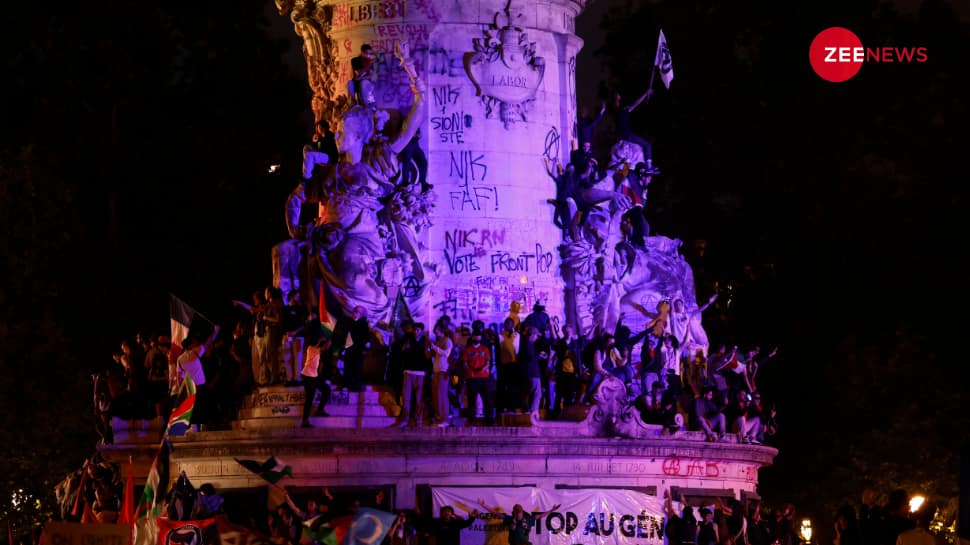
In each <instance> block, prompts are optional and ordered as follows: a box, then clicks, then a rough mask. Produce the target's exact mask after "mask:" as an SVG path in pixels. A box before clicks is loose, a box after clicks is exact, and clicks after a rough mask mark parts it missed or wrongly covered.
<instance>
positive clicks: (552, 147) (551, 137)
mask: <svg viewBox="0 0 970 545" xmlns="http://www.w3.org/2000/svg"><path fill="white" fill-rule="evenodd" d="M560 140H561V138H560V136H559V129H557V128H556V127H552V128H550V129H549V132H547V133H546V143H545V147H544V150H543V152H542V156H543V157H545V158H546V160H548V161H549V165H550V166H552V167H554V166H555V165H558V164H559V147H560V146H559V142H560Z"/></svg>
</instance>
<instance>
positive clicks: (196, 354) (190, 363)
mask: <svg viewBox="0 0 970 545" xmlns="http://www.w3.org/2000/svg"><path fill="white" fill-rule="evenodd" d="M203 354H205V346H199V347H196V348H192V349H189V350H186V351H185V352H182V354H181V355H180V356H179V359H178V368H179V377H180V378H184V377H185V375H189V376H190V377H192V382H194V383H195V385H196V386H202V385H203V384H205V371H203V370H202V360H201V359H200V358H201V357H202V356H203Z"/></svg>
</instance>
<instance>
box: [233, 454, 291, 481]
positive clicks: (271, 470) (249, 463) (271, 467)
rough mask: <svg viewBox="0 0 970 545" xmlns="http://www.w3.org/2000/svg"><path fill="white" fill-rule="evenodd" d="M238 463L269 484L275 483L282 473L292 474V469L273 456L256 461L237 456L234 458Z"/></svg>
mask: <svg viewBox="0 0 970 545" xmlns="http://www.w3.org/2000/svg"><path fill="white" fill-rule="evenodd" d="M234 459H235V460H236V461H237V462H239V465H241V466H243V467H244V468H246V469H248V470H249V471H252V472H253V473H255V474H257V475H259V476H260V477H261V478H262V479H263V480H264V481H266V482H268V483H270V484H276V483H277V482H279V481H280V479H282V478H283V476H284V475H289V476H290V477H292V476H293V469H292V468H291V467H290V466H288V465H286V464H284V463H283V462H280V461H279V460H277V459H276V458H275V457H270V459H269V460H266V461H265V462H257V461H256V460H240V459H239V458H234Z"/></svg>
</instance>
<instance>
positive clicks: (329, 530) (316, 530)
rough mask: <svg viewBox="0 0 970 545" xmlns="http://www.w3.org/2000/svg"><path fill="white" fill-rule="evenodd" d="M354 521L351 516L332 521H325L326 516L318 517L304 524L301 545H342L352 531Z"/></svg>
mask: <svg viewBox="0 0 970 545" xmlns="http://www.w3.org/2000/svg"><path fill="white" fill-rule="evenodd" d="M353 522H354V519H353V517H352V516H351V515H345V516H342V517H337V518H334V519H330V520H325V519H324V515H318V516H316V517H313V518H312V519H310V520H308V521H305V522H304V523H303V532H302V533H301V534H300V544H301V545H312V544H313V543H315V542H316V543H320V544H321V545H341V544H342V543H343V541H344V538H345V537H346V536H347V531H348V530H350V525H351V524H353Z"/></svg>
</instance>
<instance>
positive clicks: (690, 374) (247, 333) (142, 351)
mask: <svg viewBox="0 0 970 545" xmlns="http://www.w3.org/2000/svg"><path fill="white" fill-rule="evenodd" d="M712 300H713V298H712ZM287 303H288V304H286V305H283V304H282V301H281V298H280V297H279V290H278V289H276V288H272V287H270V288H267V289H265V290H263V291H261V292H258V293H256V294H254V295H253V304H246V303H242V302H240V301H234V305H235V306H236V307H239V308H242V309H243V311H242V312H240V313H239V315H238V319H237V320H236V321H235V323H233V324H232V325H233V327H232V328H231V333H230V334H225V333H223V332H222V329H221V328H220V327H219V326H215V327H212V328H193V330H192V331H190V332H189V335H188V336H187V337H186V338H185V340H184V341H183V342H182V343H181V346H179V347H177V348H176V349H173V347H172V343H171V339H170V338H169V337H168V336H149V335H145V334H142V333H137V334H136V335H135V336H134V338H133V339H132V340H124V341H122V342H121V349H120V351H119V352H118V353H117V354H116V355H115V357H114V358H113V360H112V362H111V364H109V365H108V367H107V368H106V369H105V370H103V371H102V372H100V373H98V374H96V375H95V409H96V411H97V413H98V415H99V419H98V422H99V432H100V433H101V434H102V439H103V441H104V442H105V443H110V442H111V426H110V419H111V418H112V417H118V418H123V419H151V418H154V417H156V416H162V417H163V418H167V415H168V411H169V410H170V407H172V406H173V405H174V401H175V399H174V398H176V397H177V396H178V395H179V394H180V391H181V388H182V385H183V381H184V378H185V376H186V375H189V376H191V377H192V379H193V382H194V383H195V385H196V388H197V396H196V408H195V411H194V414H193V421H194V423H195V424H197V425H201V426H204V428H203V429H228V428H229V427H230V425H231V422H232V420H233V419H234V418H235V416H236V411H237V410H238V408H239V407H240V405H241V403H242V400H243V398H244V396H245V395H246V394H248V393H251V392H252V391H253V388H254V387H256V386H267V385H288V386H302V387H303V388H304V390H305V392H306V397H305V406H304V410H303V419H302V425H303V426H305V427H310V426H311V425H312V424H311V422H310V417H311V416H328V413H327V410H326V405H327V402H328V400H329V398H330V395H331V392H332V390H333V388H341V389H346V390H348V391H351V392H360V391H362V390H363V389H364V386H365V385H364V379H363V362H364V359H365V357H367V356H368V355H369V354H368V353H369V352H371V351H373V350H379V351H380V352H379V353H380V354H383V355H385V356H386V369H385V373H384V377H385V379H384V381H383V382H384V385H385V386H388V387H390V388H392V389H393V390H394V391H395V393H396V395H397V397H398V399H399V401H400V406H401V412H400V415H399V417H398V420H397V422H396V424H395V425H397V426H401V427H404V426H408V425H414V426H422V425H437V426H450V425H461V424H464V423H481V424H484V425H492V424H493V423H494V422H495V421H496V420H497V417H498V416H500V415H502V414H528V415H531V417H532V418H535V419H539V418H543V419H549V420H554V419H561V418H565V419H574V418H576V414H579V412H577V411H574V412H573V414H564V411H567V412H568V410H569V408H570V407H571V406H577V405H590V404H592V403H593V401H594V399H593V394H594V392H595V390H596V388H597V387H598V386H599V385H600V384H601V383H602V382H603V380H605V379H606V378H608V377H613V378H616V379H618V380H620V381H622V382H623V384H624V386H625V388H626V391H627V395H628V401H629V402H630V403H632V404H634V405H635V406H636V407H637V408H638V409H639V411H640V415H641V418H642V420H643V421H644V422H645V423H649V424H657V425H662V426H663V427H664V429H665V430H666V431H667V432H668V433H673V432H676V431H678V430H682V429H691V430H701V431H703V432H705V435H706V437H707V438H708V439H709V440H710V441H717V440H720V439H722V438H723V437H724V436H725V435H726V434H729V433H734V434H736V435H737V438H738V440H739V441H745V442H749V443H761V442H762V441H764V438H765V436H770V435H772V434H773V433H774V432H775V431H776V429H777V424H776V422H775V412H774V409H773V408H769V405H767V404H766V403H765V402H764V401H763V399H762V392H761V390H760V389H759V388H758V382H757V379H758V373H759V370H760V369H761V368H762V367H763V366H764V365H765V363H766V362H768V361H769V360H770V359H771V358H772V357H773V356H775V355H776V353H777V350H772V351H771V352H769V353H763V352H762V351H761V350H760V348H759V347H757V346H752V347H749V348H747V349H745V350H740V349H738V347H737V346H732V347H727V346H726V345H719V346H717V347H716V348H715V349H713V350H710V351H705V350H703V349H699V348H698V349H694V350H693V351H690V350H688V349H681V348H680V343H679V341H678V337H677V336H676V335H675V334H674V333H675V332H674V330H673V329H672V328H671V324H672V322H673V321H672V320H671V321H668V322H667V323H665V324H656V323H650V324H648V325H647V327H646V328H645V329H644V331H641V332H637V333H636V334H633V333H632V332H631V331H630V328H628V327H627V326H625V325H624V324H623V322H622V320H621V321H620V323H618V324H617V326H616V328H615V329H614V330H613V331H609V332H607V331H604V330H602V328H597V329H595V330H593V331H591V332H589V334H587V335H579V334H577V332H576V330H575V328H574V327H573V326H571V325H569V324H565V325H560V324H561V322H560V320H559V319H558V318H553V317H550V316H549V314H548V313H547V312H546V309H545V306H544V305H543V304H541V303H536V304H535V305H534V306H533V309H532V312H531V313H530V314H528V315H527V316H525V317H524V318H522V319H520V318H519V312H518V308H519V305H517V304H516V305H513V308H512V309H511V310H510V313H509V315H508V317H507V318H506V319H505V320H504V323H503V325H502V327H501V329H499V328H498V327H496V326H494V325H493V326H492V327H486V325H485V323H484V322H482V321H480V320H479V321H474V322H472V323H471V324H470V326H469V325H468V324H453V323H452V321H451V319H450V318H449V317H448V316H447V315H445V316H442V317H441V318H439V319H438V320H437V321H436V322H435V324H434V326H433V327H432V328H430V331H429V330H428V328H427V327H426V325H425V324H423V323H416V322H414V321H412V320H409V319H403V320H401V321H400V322H399V323H397V324H391V325H388V324H385V323H379V324H375V323H371V322H370V321H369V320H368V317H367V315H366V311H364V309H362V308H357V309H355V311H354V313H353V314H352V315H351V316H349V317H346V318H343V319H341V320H338V321H337V323H336V326H335V327H334V328H333V329H330V328H328V327H326V326H325V325H324V324H323V323H322V322H321V320H320V317H319V314H318V312H317V308H315V307H314V306H307V305H303V304H301V302H300V299H299V294H298V293H297V292H295V291H294V292H291V293H290V294H289V297H288V300H287ZM173 350H175V352H173ZM317 392H320V395H319V396H317ZM315 400H316V401H315ZM315 402H316V405H317V406H316V408H315V409H314V406H313V405H314V403H315Z"/></svg>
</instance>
